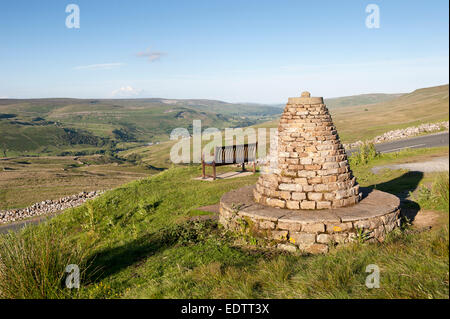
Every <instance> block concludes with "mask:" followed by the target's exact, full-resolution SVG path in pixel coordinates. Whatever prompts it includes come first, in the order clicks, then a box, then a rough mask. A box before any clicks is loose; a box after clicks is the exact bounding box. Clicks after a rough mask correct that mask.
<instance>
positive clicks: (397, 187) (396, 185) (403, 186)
mask: <svg viewBox="0 0 450 319" xmlns="http://www.w3.org/2000/svg"><path fill="white" fill-rule="evenodd" d="M423 175H424V174H423V173H422V172H418V171H410V172H407V173H405V174H403V175H401V176H399V177H397V178H394V179H392V180H390V181H388V182H384V183H380V184H375V185H371V186H369V187H368V188H370V189H378V190H380V191H383V192H387V193H391V194H393V195H396V196H398V197H399V198H400V203H401V204H400V208H401V215H402V216H404V217H406V218H407V219H408V220H409V221H413V220H414V218H415V216H416V215H417V213H418V212H419V211H420V205H419V204H418V203H416V202H414V201H412V200H410V199H408V196H409V194H410V192H414V191H415V190H416V189H417V187H418V186H419V183H420V181H421V180H422V179H423Z"/></svg>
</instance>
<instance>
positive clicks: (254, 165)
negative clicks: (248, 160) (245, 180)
mask: <svg viewBox="0 0 450 319" xmlns="http://www.w3.org/2000/svg"><path fill="white" fill-rule="evenodd" d="M255 173H256V161H255V162H253V174H255Z"/></svg>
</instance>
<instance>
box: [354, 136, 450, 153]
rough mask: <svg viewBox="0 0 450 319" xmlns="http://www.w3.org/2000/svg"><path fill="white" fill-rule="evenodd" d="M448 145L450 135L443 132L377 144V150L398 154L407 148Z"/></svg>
mask: <svg viewBox="0 0 450 319" xmlns="http://www.w3.org/2000/svg"><path fill="white" fill-rule="evenodd" d="M448 145H449V134H448V132H442V133H437V134H430V135H424V136H417V137H411V138H408V139H403V140H398V141H393V142H388V143H382V144H375V149H376V150H377V151H378V152H380V153H392V152H398V151H400V150H403V149H406V148H426V147H437V146H448ZM355 151H356V149H351V150H349V151H347V154H348V155H350V154H352V153H353V152H355Z"/></svg>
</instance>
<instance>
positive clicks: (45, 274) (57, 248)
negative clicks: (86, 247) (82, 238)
mask: <svg viewBox="0 0 450 319" xmlns="http://www.w3.org/2000/svg"><path fill="white" fill-rule="evenodd" d="M85 257H86V256H85V251H83V250H82V249H81V247H80V245H79V244H77V243H76V242H73V241H68V240H67V239H66V238H65V235H64V233H63V232H62V231H61V229H59V228H57V227H55V226H47V227H29V228H28V229H25V230H24V231H23V232H21V233H19V234H17V233H13V232H10V233H8V234H6V235H3V236H1V237H0V298H8V299H9V298H11V299H17V298H36V299H43V298H67V297H74V296H76V295H77V291H76V289H75V290H73V291H71V290H69V289H66V288H65V280H64V279H65V277H66V273H65V269H66V266H68V265H70V264H76V265H78V266H79V267H81V269H86V258H85Z"/></svg>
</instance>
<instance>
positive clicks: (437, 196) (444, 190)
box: [413, 172, 449, 212]
mask: <svg viewBox="0 0 450 319" xmlns="http://www.w3.org/2000/svg"><path fill="white" fill-rule="evenodd" d="M413 197H414V199H415V200H416V201H417V203H418V204H419V205H420V206H421V207H423V208H427V209H436V210H440V211H445V212H448V211H449V174H448V172H445V173H440V174H438V175H437V176H436V177H435V178H434V180H433V182H432V184H431V187H430V188H428V187H426V186H421V187H420V188H419V190H418V192H417V194H413Z"/></svg>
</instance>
